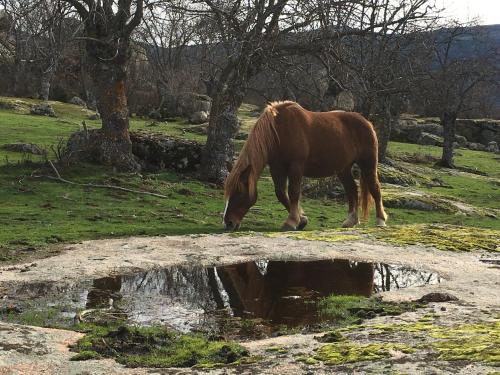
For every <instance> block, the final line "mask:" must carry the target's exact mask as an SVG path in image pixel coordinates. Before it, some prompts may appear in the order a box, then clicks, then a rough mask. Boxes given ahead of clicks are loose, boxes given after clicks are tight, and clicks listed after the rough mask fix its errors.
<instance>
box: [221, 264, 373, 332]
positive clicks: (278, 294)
mask: <svg viewBox="0 0 500 375" xmlns="http://www.w3.org/2000/svg"><path fill="white" fill-rule="evenodd" d="M217 274H218V275H219V277H220V280H221V282H222V285H223V287H224V289H225V291H226V292H227V293H228V295H229V303H230V305H231V308H232V309H233V310H234V312H235V314H236V315H239V316H242V315H248V314H249V315H251V316H253V317H259V318H264V319H269V320H272V321H273V322H274V323H287V324H292V325H296V324H306V323H308V322H312V321H313V320H314V319H316V304H315V303H307V302H313V301H314V300H315V299H316V298H318V297H320V296H326V295H330V294H357V295H365V296H369V295H370V294H371V293H372V290H373V266H372V265H371V264H369V263H358V264H350V263H349V261H346V260H333V261H330V260H328V261H313V262H273V261H271V262H269V263H268V265H267V270H266V273H265V274H263V273H262V271H261V270H260V269H259V267H258V265H257V264H256V263H255V262H248V263H242V264H238V265H232V266H225V267H218V268H217Z"/></svg>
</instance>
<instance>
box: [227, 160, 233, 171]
mask: <svg viewBox="0 0 500 375" xmlns="http://www.w3.org/2000/svg"><path fill="white" fill-rule="evenodd" d="M226 168H227V171H228V172H229V173H231V171H232V170H233V163H232V162H230V161H226Z"/></svg>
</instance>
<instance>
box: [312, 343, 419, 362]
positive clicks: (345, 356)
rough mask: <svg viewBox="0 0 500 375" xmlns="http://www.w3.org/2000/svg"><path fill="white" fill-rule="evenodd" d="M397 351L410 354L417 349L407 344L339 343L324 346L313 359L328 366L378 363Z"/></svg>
mask: <svg viewBox="0 0 500 375" xmlns="http://www.w3.org/2000/svg"><path fill="white" fill-rule="evenodd" d="M396 351H397V352H402V353H405V354H410V353H413V352H415V349H413V348H412V347H411V346H409V345H406V344H394V343H371V344H358V343H354V342H338V343H332V344H326V345H323V346H322V347H320V348H319V349H318V351H317V353H316V355H315V356H314V357H313V358H314V359H316V360H318V361H322V362H324V363H325V364H327V365H340V364H344V363H353V362H361V361H378V360H380V359H383V358H389V357H391V356H392V355H393V352H396Z"/></svg>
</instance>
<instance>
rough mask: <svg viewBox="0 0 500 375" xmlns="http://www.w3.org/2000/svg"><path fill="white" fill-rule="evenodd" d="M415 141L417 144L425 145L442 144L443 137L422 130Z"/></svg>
mask: <svg viewBox="0 0 500 375" xmlns="http://www.w3.org/2000/svg"><path fill="white" fill-rule="evenodd" d="M417 143H418V144H419V145H427V146H442V145H443V138H441V137H439V136H437V135H435V134H431V133H427V132H422V133H421V134H420V137H419V138H418V140H417Z"/></svg>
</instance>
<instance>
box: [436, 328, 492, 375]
mask: <svg viewBox="0 0 500 375" xmlns="http://www.w3.org/2000/svg"><path fill="white" fill-rule="evenodd" d="M430 336H431V337H433V338H436V339H439V340H436V341H434V342H432V343H431V344H430V347H431V348H432V349H434V350H436V351H437V352H438V353H439V357H438V359H441V360H445V361H456V360H468V361H480V362H488V363H495V364H497V365H500V322H495V323H483V324H465V325H460V326H456V327H451V328H449V327H442V329H440V330H437V331H436V330H435V331H433V332H430Z"/></svg>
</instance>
